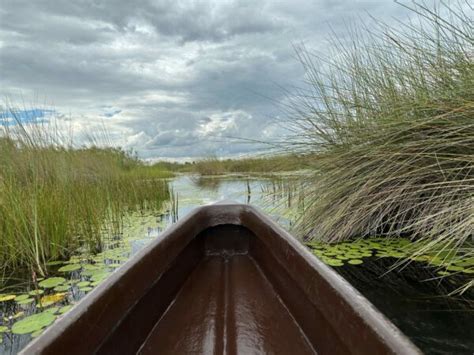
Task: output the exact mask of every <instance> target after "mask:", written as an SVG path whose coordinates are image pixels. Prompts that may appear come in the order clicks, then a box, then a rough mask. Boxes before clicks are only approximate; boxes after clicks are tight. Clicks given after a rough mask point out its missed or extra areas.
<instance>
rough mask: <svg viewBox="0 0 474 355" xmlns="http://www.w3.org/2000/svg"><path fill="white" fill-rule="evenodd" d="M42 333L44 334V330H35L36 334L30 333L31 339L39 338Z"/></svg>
mask: <svg viewBox="0 0 474 355" xmlns="http://www.w3.org/2000/svg"><path fill="white" fill-rule="evenodd" d="M43 332H44V329H40V330H37V331H36V332H33V333H31V337H32V338H37V337H39V336H40V335H41V334H43Z"/></svg>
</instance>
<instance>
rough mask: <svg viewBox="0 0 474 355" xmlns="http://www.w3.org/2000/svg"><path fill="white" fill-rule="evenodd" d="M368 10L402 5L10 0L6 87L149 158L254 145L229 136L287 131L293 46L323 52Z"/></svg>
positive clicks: (2, 51) (3, 16) (1, 64)
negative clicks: (284, 120) (284, 108)
mask: <svg viewBox="0 0 474 355" xmlns="http://www.w3.org/2000/svg"><path fill="white" fill-rule="evenodd" d="M366 12H369V13H371V14H373V15H374V16H375V17H379V18H382V19H385V20H387V21H390V16H399V17H400V16H404V14H405V13H404V11H403V9H402V7H400V6H396V5H395V4H394V3H393V2H392V1H391V0H385V1H379V0H372V1H371V0H364V1H362V0H360V1H357V0H354V1H346V0H336V1H332V0H331V1H329V0H320V1H312V0H286V1H270V0H268V1H259V2H255V1H250V0H246V1H237V0H227V1H223V0H222V1H221V0H216V1H211V0H199V1H192V2H191V1H176V0H174V1H173V0H162V1H158V0H157V1H152V0H136V1H128V0H76V1H70V0H35V1H31V0H3V1H2V2H0V84H1V85H0V95H2V96H5V95H10V96H12V97H13V98H14V97H15V95H19V96H20V99H21V100H23V99H24V98H25V97H26V101H27V102H32V104H31V105H32V107H30V108H35V107H34V105H35V102H34V100H35V99H34V98H35V97H37V96H38V95H39V96H40V97H46V98H47V101H48V102H52V103H54V107H55V109H56V110H57V112H58V117H60V118H61V119H62V120H69V121H68V122H72V124H74V125H76V126H77V129H78V130H85V131H86V130H87V129H91V128H90V127H96V126H100V125H102V124H103V125H104V126H105V127H106V128H107V129H109V130H110V132H111V133H110V136H111V137H113V139H114V143H115V144H117V145H122V146H127V147H135V148H136V149H137V150H138V152H139V154H140V156H142V157H146V158H151V157H160V156H161V157H180V156H186V157H191V156H202V155H208V154H217V153H219V154H224V155H232V154H242V153H246V152H252V151H255V150H256V149H260V148H261V146H259V145H255V144H240V143H239V141H238V140H236V139H234V138H232V137H241V138H245V139H268V140H271V139H273V138H275V137H277V136H278V135H280V134H281V130H280V129H279V128H275V126H274V122H273V120H272V117H274V116H276V115H278V114H279V113H281V112H279V108H278V103H279V102H282V101H283V100H284V98H285V95H286V93H285V90H283V89H281V87H284V88H287V89H288V88H291V87H293V86H295V85H296V86H298V85H300V84H301V82H302V78H303V75H304V71H303V69H302V68H301V66H300V65H299V63H298V61H297V60H296V58H295V54H294V49H293V45H295V44H298V43H300V42H302V43H305V45H306V46H307V47H308V48H312V49H315V50H320V51H324V52H326V51H327V49H328V48H327V46H328V42H327V38H328V36H329V35H330V33H331V31H334V32H335V33H337V34H338V35H339V34H340V36H341V37H340V38H341V39H343V36H344V34H345V33H346V32H345V30H346V26H347V23H354V21H355V22H359V21H360V19H359V17H358V16H360V17H361V18H364V16H365V18H367V16H366V14H365V13H366ZM351 19H352V20H351ZM351 21H352V22H351ZM30 98H31V99H30ZM69 113H70V114H69ZM101 120H104V122H102V123H101Z"/></svg>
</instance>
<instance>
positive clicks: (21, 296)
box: [15, 295, 30, 302]
mask: <svg viewBox="0 0 474 355" xmlns="http://www.w3.org/2000/svg"><path fill="white" fill-rule="evenodd" d="M27 298H30V296H29V295H19V296H16V298H15V301H17V302H19V301H23V300H26V299H27Z"/></svg>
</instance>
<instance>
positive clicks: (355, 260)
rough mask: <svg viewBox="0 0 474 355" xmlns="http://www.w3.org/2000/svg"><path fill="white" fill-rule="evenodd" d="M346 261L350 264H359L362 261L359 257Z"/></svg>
mask: <svg viewBox="0 0 474 355" xmlns="http://www.w3.org/2000/svg"><path fill="white" fill-rule="evenodd" d="M348 263H349V264H351V265H360V264H362V263H363V261H362V260H360V259H351V260H349V261H348Z"/></svg>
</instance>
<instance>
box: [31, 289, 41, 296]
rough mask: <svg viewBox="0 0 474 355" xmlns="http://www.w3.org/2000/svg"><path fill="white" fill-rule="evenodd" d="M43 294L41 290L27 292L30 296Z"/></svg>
mask: <svg viewBox="0 0 474 355" xmlns="http://www.w3.org/2000/svg"><path fill="white" fill-rule="evenodd" d="M43 293H44V291H43V290H32V291H30V292H28V294H29V295H30V296H41V295H42V294H43Z"/></svg>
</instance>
